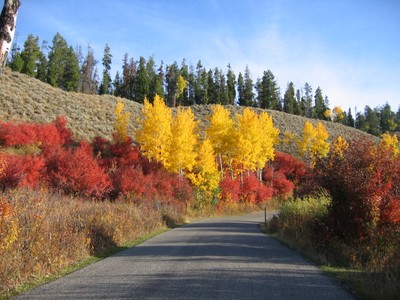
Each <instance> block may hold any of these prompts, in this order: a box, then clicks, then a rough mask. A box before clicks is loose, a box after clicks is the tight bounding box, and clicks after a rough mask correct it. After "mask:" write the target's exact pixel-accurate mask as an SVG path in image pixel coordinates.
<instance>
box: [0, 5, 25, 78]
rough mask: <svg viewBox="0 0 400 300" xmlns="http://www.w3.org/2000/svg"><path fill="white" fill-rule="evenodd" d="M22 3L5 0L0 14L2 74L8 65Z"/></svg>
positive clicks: (0, 67) (0, 65)
mask: <svg viewBox="0 0 400 300" xmlns="http://www.w3.org/2000/svg"><path fill="white" fill-rule="evenodd" d="M20 5H21V1H20V0H4V6H3V10H2V11H1V15H0V76H1V75H2V74H3V72H4V69H5V67H6V63H7V55H8V52H10V49H11V44H12V40H13V38H14V33H15V27H16V25H17V14H18V9H19V7H20Z"/></svg>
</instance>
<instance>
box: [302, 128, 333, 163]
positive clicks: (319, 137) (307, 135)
mask: <svg viewBox="0 0 400 300" xmlns="http://www.w3.org/2000/svg"><path fill="white" fill-rule="evenodd" d="M328 138H329V134H328V132H327V131H326V128H325V126H324V125H323V124H322V123H321V122H318V124H317V126H316V127H314V126H313V125H312V124H311V123H310V122H309V121H306V123H305V124H304V127H303V134H302V137H301V138H300V139H299V140H298V142H297V146H298V151H299V154H300V156H301V157H303V158H305V159H309V160H310V164H311V166H313V165H314V164H315V161H316V159H317V158H321V157H325V156H326V155H327V154H328V152H329V148H330V145H329V143H328V142H327V141H326V140H327V139H328Z"/></svg>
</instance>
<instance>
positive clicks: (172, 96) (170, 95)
mask: <svg viewBox="0 0 400 300" xmlns="http://www.w3.org/2000/svg"><path fill="white" fill-rule="evenodd" d="M178 76H179V69H178V64H177V63H176V61H175V62H174V63H173V64H172V65H170V66H167V71H166V74H165V85H166V102H167V104H168V106H170V107H176V104H177V103H176V95H177V88H178Z"/></svg>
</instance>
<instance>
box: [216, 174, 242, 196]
mask: <svg viewBox="0 0 400 300" xmlns="http://www.w3.org/2000/svg"><path fill="white" fill-rule="evenodd" d="M219 187H220V188H221V198H222V199H223V200H225V201H227V202H238V201H239V192H240V180H239V179H237V178H236V179H234V178H232V177H230V176H229V175H225V177H224V179H222V180H221V181H220V183H219Z"/></svg>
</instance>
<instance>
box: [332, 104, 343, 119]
mask: <svg viewBox="0 0 400 300" xmlns="http://www.w3.org/2000/svg"><path fill="white" fill-rule="evenodd" d="M332 114H333V121H335V122H340V121H342V120H343V119H344V112H343V109H342V108H341V107H340V106H335V107H334V108H333V112H332Z"/></svg>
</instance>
